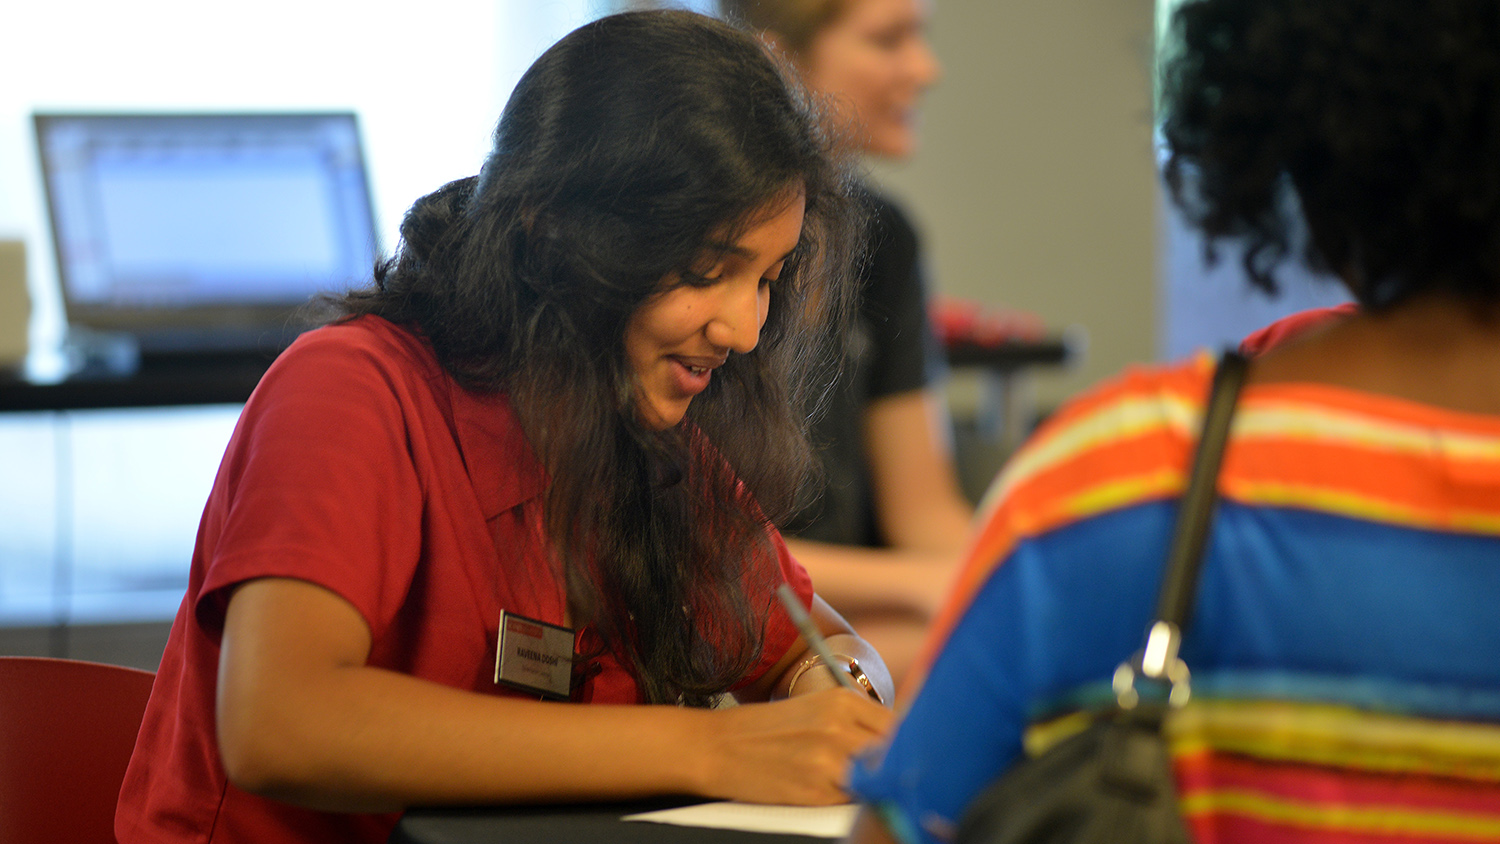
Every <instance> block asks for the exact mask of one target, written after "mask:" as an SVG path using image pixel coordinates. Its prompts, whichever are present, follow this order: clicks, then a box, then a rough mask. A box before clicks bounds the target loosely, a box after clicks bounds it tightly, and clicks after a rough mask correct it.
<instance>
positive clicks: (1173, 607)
mask: <svg viewBox="0 0 1500 844" xmlns="http://www.w3.org/2000/svg"><path fill="white" fill-rule="evenodd" d="M1248 364H1249V361H1248V360H1247V359H1246V358H1245V356H1244V355H1241V354H1239V353H1238V352H1234V351H1226V352H1225V353H1224V355H1223V357H1221V358H1220V359H1219V365H1218V368H1217V369H1215V370H1214V380H1213V387H1212V392H1210V393H1209V397H1208V404H1207V405H1206V406H1205V408H1204V411H1203V433H1202V434H1201V435H1199V437H1198V446H1197V449H1196V451H1195V452H1194V454H1193V466H1192V470H1191V474H1189V475H1188V482H1187V489H1186V490H1184V491H1183V493H1182V503H1181V505H1180V506H1179V508H1178V510H1177V527H1176V531H1175V533H1174V534H1173V536H1172V550H1171V552H1170V553H1169V554H1168V555H1167V573H1166V577H1165V579H1164V580H1163V581H1162V589H1161V596H1160V598H1159V600H1158V603H1157V606H1156V618H1157V620H1158V621H1166V622H1170V623H1172V624H1175V625H1177V627H1178V628H1179V629H1181V628H1185V627H1187V623H1188V620H1189V616H1190V615H1191V613H1192V607H1193V595H1194V594H1195V593H1196V592H1197V588H1198V570H1199V567H1200V565H1201V563H1202V562H1203V549H1204V546H1206V545H1207V544H1208V532H1209V528H1210V527H1211V526H1212V525H1213V517H1214V508H1215V507H1216V506H1217V505H1218V503H1219V496H1218V494H1217V486H1218V480H1219V466H1220V465H1221V464H1222V463H1223V462H1224V447H1225V446H1226V445H1228V443H1229V425H1230V423H1231V422H1232V421H1233V420H1234V408H1235V404H1236V403H1237V401H1238V399H1239V394H1240V387H1241V386H1242V385H1243V384H1244V383H1245V373H1246V371H1247V370H1248V369H1249V366H1248Z"/></svg>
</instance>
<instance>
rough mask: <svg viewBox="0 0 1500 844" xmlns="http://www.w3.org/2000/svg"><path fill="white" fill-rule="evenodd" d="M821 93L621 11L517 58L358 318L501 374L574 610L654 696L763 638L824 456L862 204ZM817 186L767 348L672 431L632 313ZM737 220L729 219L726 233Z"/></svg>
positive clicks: (410, 217) (734, 34) (651, 15)
mask: <svg viewBox="0 0 1500 844" xmlns="http://www.w3.org/2000/svg"><path fill="white" fill-rule="evenodd" d="M820 126H821V123H820V122H819V121H818V119H817V116H816V115H815V114H814V113H813V111H812V110H811V106H810V104H809V101H808V100H807V98H806V97H805V96H804V95H803V94H802V93H801V92H800V89H799V88H797V87H796V86H795V84H794V83H793V82H792V78H791V76H790V75H789V74H788V73H787V72H786V71H785V69H784V68H782V67H781V66H780V65H779V64H777V62H776V60H775V59H774V58H773V57H771V56H770V54H769V53H768V52H767V51H766V50H765V48H764V47H763V46H762V45H761V44H760V43H759V42H758V41H757V40H756V39H755V38H753V37H752V36H750V35H749V34H747V33H745V32H742V31H740V30H737V29H735V28H733V27H731V26H729V25H726V24H724V23H722V22H719V21H716V20H714V19H712V18H708V17H705V16H701V15H696V14H692V13H688V12H677V11H652V12H631V13H625V14H620V15H614V16H610V17H605V18H601V19H600V20H597V21H595V22H593V23H591V24H588V25H586V26H583V27H581V28H580V29H578V30H576V31H574V32H573V33H572V34H570V35H568V36H567V37H565V38H563V39H562V40H561V41H560V42H558V43H557V44H556V45H554V46H553V47H552V48H550V49H549V50H548V51H547V52H546V53H544V54H543V55H542V56H541V58H539V59H538V60H537V61H536V63H535V64H533V65H532V67H531V68H530V69H529V70H528V71H527V72H526V73H525V74H524V76H523V77H522V78H521V80H520V82H519V83H518V85H517V87H516V89H515V91H514V93H513V94H512V95H511V98H510V101H509V102H508V103H507V104H506V107H505V109H504V112H503V113H502V115H501V117H500V121H499V124H498V126H497V128H496V130H495V135H494V144H493V147H492V149H491V152H490V154H489V157H488V159H487V160H486V161H485V164H484V167H483V169H482V170H481V171H480V173H479V175H478V176H476V177H470V178H467V179H462V180H459V181H456V182H453V183H451V184H449V185H447V186H445V187H443V188H442V189H440V190H438V191H436V192H434V193H433V194H431V195H429V196H426V197H424V198H422V199H421V200H419V201H418V202H417V203H416V204H415V205H414V206H413V207H412V209H411V210H410V211H409V212H408V214H407V216H406V218H405V220H404V221H403V224H402V227H401V235H402V242H401V245H400V248H399V250H398V253H397V255H396V256H395V257H394V258H393V259H392V260H390V261H389V262H387V263H385V264H383V265H382V266H381V267H379V268H378V269H377V272H376V282H375V285H374V286H373V287H372V288H369V289H365V290H360V291H355V292H353V293H351V294H349V295H347V296H345V297H344V298H343V299H342V300H341V301H340V302H339V306H340V307H341V309H342V313H343V316H344V318H349V317H350V316H355V315H359V314H377V315H379V316H382V317H385V318H387V319H389V320H391V321H393V322H396V323H399V324H404V325H408V326H411V327H413V328H414V329H415V330H417V331H419V332H420V333H421V334H422V335H424V336H425V337H426V338H427V339H428V340H429V341H430V342H431V343H432V346H433V348H434V349H435V350H436V352H437V355H438V358H439V359H440V360H441V362H442V363H443V365H444V366H445V368H446V369H447V370H448V371H450V372H451V373H453V375H454V376H455V377H456V378H458V379H459V380H460V381H461V382H462V383H464V384H465V385H467V386H469V387H470V388H472V389H477V390H485V391H498V392H504V393H506V394H508V396H509V398H510V401H511V403H512V404H513V406H514V407H515V409H516V412H517V414H518V416H519V418H520V420H521V424H522V426H523V428H524V430H525V432H526V435H527V438H528V440H529V441H530V443H531V445H532V447H533V449H534V450H535V451H536V453H537V455H538V457H539V458H540V459H541V461H542V463H543V465H544V466H545V468H546V470H547V472H548V475H549V477H550V481H551V482H550V485H549V489H548V492H547V499H546V521H547V530H548V535H549V537H550V539H551V542H552V546H553V549H554V552H555V554H556V558H557V561H558V565H559V566H560V567H561V568H562V569H563V571H564V572H565V575H566V579H567V583H568V600H569V605H570V607H571V608H572V611H573V613H574V616H575V618H576V619H577V620H578V622H579V623H589V624H593V625H594V626H595V628H596V629H597V631H598V632H599V633H600V635H601V637H602V638H603V639H604V641H605V642H606V643H607V647H609V648H610V649H612V650H614V651H615V652H616V653H618V654H619V655H620V657H621V658H622V659H623V660H625V664H627V665H633V666H634V671H635V674H636V677H637V679H638V681H639V682H640V684H641V688H642V690H643V693H644V694H645V696H646V697H647V699H648V700H651V701H655V702H676V701H684V702H687V703H692V704H702V703H706V702H707V701H708V700H709V699H710V698H711V697H712V696H713V695H715V694H717V693H719V692H721V691H723V690H725V689H726V688H728V687H730V686H731V685H733V683H734V682H736V681H738V680H739V679H741V678H742V677H743V676H744V675H745V674H746V672H747V671H748V669H749V668H750V666H751V665H752V664H753V663H754V662H755V660H756V659H758V658H759V656H760V650H761V643H762V639H763V624H764V621H765V619H766V618H767V617H768V614H769V601H770V600H771V595H772V592H771V589H772V588H773V587H774V581H775V580H778V579H779V577H780V574H779V570H778V569H777V568H776V565H775V560H774V559H773V558H772V557H771V555H770V553H769V552H770V545H769V541H768V538H767V528H768V525H770V524H771V523H773V521H775V520H778V519H781V518H783V517H784V516H785V515H786V514H787V513H788V512H789V511H790V510H791V508H792V507H793V504H794V497H795V494H796V491H797V489H798V487H799V485H800V483H801V482H802V480H803V479H804V478H805V476H806V473H807V472H809V471H810V470H811V469H812V467H813V465H814V464H813V462H812V457H811V451H810V449H809V446H808V442H807V431H806V426H807V418H806V413H805V412H804V411H805V408H806V407H808V406H809V402H810V401H812V402H813V403H816V398H817V396H819V395H821V394H823V393H824V392H826V391H827V389H828V385H829V382H830V381H831V378H832V376H833V374H834V372H835V369H836V364H837V362H838V356H837V354H836V353H835V352H834V351H833V350H834V349H835V348H837V346H835V345H834V344H835V343H837V342H838V340H837V338H838V337H840V336H841V332H842V330H843V327H844V325H845V323H846V321H847V319H848V313H849V302H850V298H851V296H852V287H853V282H852V280H851V277H850V271H851V268H852V267H853V266H854V264H855V263H856V261H855V254H854V244H855V243H856V242H857V241H856V239H855V235H856V233H857V231H858V226H859V225H860V218H859V216H858V214H857V213H856V212H855V206H854V205H853V204H852V202H853V199H852V193H851V185H852V180H851V178H850V175H849V173H848V172H847V170H846V168H845V166H844V165H842V164H840V163H839V162H838V161H836V160H835V159H834V158H833V153H832V152H831V145H830V143H829V140H828V139H827V137H826V136H825V135H824V134H823V132H822V130H821V129H820ZM799 190H800V191H801V192H802V193H803V195H804V196H805V198H806V214H805V218H804V224H803V229H802V234H801V240H800V242H799V244H798V246H797V248H796V250H795V251H794V253H793V255H792V256H791V258H789V260H788V261H787V263H786V264H785V265H784V268H783V270H782V272H781V274H780V276H779V277H778V279H777V281H776V282H775V283H774V286H773V287H772V295H771V305H770V313H769V315H768V317H767V320H766V324H765V326H764V328H763V329H762V331H761V335H760V343H759V345H758V346H757V347H756V349H755V350H754V351H753V352H752V353H749V354H742V355H741V354H736V355H731V356H730V358H729V360H728V362H727V363H725V364H724V365H723V366H721V367H720V368H719V369H717V370H716V371H715V372H714V375H713V379H712V382H711V386H710V387H709V389H708V390H706V391H705V392H704V393H703V394H701V395H699V396H698V397H697V398H695V399H694V401H693V402H692V404H691V406H690V408H689V411H688V416H687V419H686V420H685V421H684V422H683V423H682V424H680V425H678V426H676V427H675V428H673V429H669V430H666V431H656V430H652V429H651V428H650V427H649V426H647V425H646V424H644V423H643V422H642V421H641V420H640V419H639V418H638V413H637V410H636V398H635V389H636V388H635V385H634V383H633V378H632V373H631V372H630V370H629V365H628V363H627V361H626V359H625V354H624V333H625V329H626V324H627V323H628V321H629V319H630V317H631V315H632V314H633V313H635V312H636V310H637V309H638V308H639V307H640V306H641V305H642V303H644V302H646V301H647V300H648V299H649V298H650V297H652V296H654V295H656V294H658V293H660V292H661V291H662V290H663V283H664V281H665V280H669V279H674V278H675V279H684V280H683V281H681V282H679V283H701V282H696V281H695V280H694V279H693V277H692V276H691V273H690V272H689V270H690V268H691V267H692V266H693V265H694V264H695V263H696V262H700V261H701V260H702V259H703V258H704V255H705V250H706V249H710V248H711V247H708V246H706V244H710V243H724V242H729V243H732V242H733V241H734V240H736V239H737V237H738V235H739V234H740V233H743V232H744V231H745V230H746V229H747V228H748V227H751V226H754V225H756V224H757V223H759V222H760V221H761V220H762V219H763V217H764V215H765V213H766V212H767V211H768V209H780V208H782V207H785V206H784V204H783V203H784V202H785V201H786V200H787V199H788V198H789V197H790V196H792V195H794V194H795V192H796V191H799ZM726 235H727V236H726Z"/></svg>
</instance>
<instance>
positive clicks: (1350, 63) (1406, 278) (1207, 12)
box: [1162, 0, 1500, 309]
mask: <svg viewBox="0 0 1500 844" xmlns="http://www.w3.org/2000/svg"><path fill="white" fill-rule="evenodd" d="M1168 43H1169V44H1173V49H1174V53H1175V55H1174V57H1173V58H1171V59H1170V60H1169V62H1168V63H1167V64H1166V66H1165V72H1164V76H1163V79H1162V82H1163V88H1162V90H1163V106H1164V112H1165V120H1164V123H1163V133H1164V135H1165V139H1166V141H1167V144H1168V146H1169V148H1170V158H1169V160H1168V163H1167V167H1166V177H1167V180H1168V184H1169V185H1170V187H1171V188H1172V190H1173V193H1174V197H1175V199H1176V200H1177V202H1178V203H1179V205H1181V206H1182V208H1183V209H1184V211H1185V212H1186V213H1187V215H1188V218H1189V220H1190V221H1192V222H1193V223H1194V224H1196V225H1197V226H1198V227H1200V228H1201V229H1202V230H1203V231H1204V232H1205V233H1206V234H1207V235H1209V237H1210V238H1220V237H1236V238H1239V237H1243V238H1245V240H1246V243H1247V245H1248V250H1247V252H1246V257H1245V265H1246V268H1247V270H1248V271H1249V274H1250V276H1251V279H1252V280H1253V281H1254V282H1255V283H1256V284H1257V285H1258V286H1260V287H1262V288H1264V289H1267V290H1271V291H1273V292H1274V290H1275V278H1274V270H1275V268H1276V267H1277V266H1278V265H1279V264H1280V263H1281V262H1282V259H1283V258H1285V257H1287V256H1288V255H1299V256H1300V257H1303V258H1304V259H1306V260H1307V262H1308V263H1309V264H1310V265H1311V266H1313V267H1315V268H1319V269H1324V270H1331V271H1334V272H1337V273H1339V274H1340V275H1342V276H1343V277H1344V278H1345V279H1346V280H1348V282H1349V284H1350V287H1351V289H1352V290H1353V292H1354V294H1355V295H1356V296H1357V297H1358V298H1359V300H1360V301H1361V303H1362V304H1363V305H1364V306H1365V307H1367V308H1371V309H1380V308H1383V307H1387V306H1390V305H1392V304H1394V303H1396V302H1399V301H1402V300H1404V299H1405V298H1406V297H1408V296H1410V295H1412V294H1417V293H1426V292H1437V291H1441V292H1444V293H1447V294H1454V295H1458V296H1460V297H1463V298H1466V299H1471V300H1475V301H1478V302H1486V303H1488V302H1494V301H1496V300H1497V299H1500V3H1493V2H1481V1H1480V0H1313V2H1309V0H1201V2H1188V3H1186V4H1184V5H1183V6H1182V7H1181V8H1180V9H1178V11H1177V12H1176V14H1175V17H1174V19H1173V29H1172V38H1171V39H1170V40H1169V42H1168ZM1299 210H1300V213H1301V215H1302V216H1303V218H1305V221H1306V232H1307V236H1306V237H1302V236H1300V235H1299V232H1300V230H1301V227H1300V226H1299V225H1298V224H1297V223H1296V219H1297V217H1296V215H1297V214H1298V213H1299Z"/></svg>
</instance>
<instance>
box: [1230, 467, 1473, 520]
mask: <svg viewBox="0 0 1500 844" xmlns="http://www.w3.org/2000/svg"><path fill="white" fill-rule="evenodd" d="M1224 487H1225V489H1224V492H1225V494H1226V495H1228V496H1230V497H1232V498H1234V499H1235V500H1236V501H1242V502H1245V503H1247V504H1261V505H1266V506H1271V507H1301V508H1305V509H1310V510H1318V511H1322V512H1327V513H1334V514H1339V515H1345V516H1350V517H1354V518H1360V519H1369V520H1374V521H1381V522H1386V523H1389V524H1393V525H1405V526H1407V527H1416V528H1427V529H1434V528H1436V529H1446V530H1461V531H1466V532H1470V533H1478V534H1495V533H1500V510H1492V511H1483V510H1455V509H1447V508H1445V509H1431V508H1423V507H1413V506H1411V505H1409V504H1405V503H1401V502H1395V501H1391V500H1389V499H1386V498H1381V497H1379V496H1378V495H1373V494H1361V493H1356V492H1352V491H1350V490H1339V489H1328V488H1326V487H1323V488H1319V487H1309V486H1301V485H1296V484H1285V483H1278V482H1274V481H1269V482H1256V481H1245V480H1242V479H1230V478H1226V479H1225V484H1224Z"/></svg>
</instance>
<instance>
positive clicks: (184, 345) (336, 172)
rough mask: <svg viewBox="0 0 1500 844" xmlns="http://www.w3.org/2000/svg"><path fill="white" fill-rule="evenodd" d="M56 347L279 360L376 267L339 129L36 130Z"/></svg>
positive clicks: (160, 121) (151, 120)
mask: <svg viewBox="0 0 1500 844" xmlns="http://www.w3.org/2000/svg"><path fill="white" fill-rule="evenodd" d="M34 122H35V126H36V132H37V149H38V153H39V155H40V158H41V167H42V176H43V182H44V184H45V189H46V195H47V203H48V208H49V210H50V215H51V223H52V236H53V242H54V245H55V247H56V253H57V269H58V276H59V281H60V283H61V286H62V292H63V302H64V305H65V307H66V309H67V319H68V323H69V328H70V333H74V332H77V333H83V334H87V333H89V332H96V333H115V334H125V335H129V336H130V337H132V338H133V339H134V341H135V342H136V343H137V344H138V345H139V348H140V351H141V353H142V354H147V355H149V354H151V353H153V352H156V353H186V354H191V353H195V352H234V351H250V350H261V351H265V350H277V349H279V348H280V347H283V346H285V344H286V343H288V342H290V340H291V339H292V338H293V337H295V335H296V333H297V328H298V327H299V326H297V325H296V324H295V320H294V319H293V314H294V312H295V310H296V308H297V307H299V306H300V305H302V304H304V303H306V302H307V301H308V299H309V298H310V297H312V296H313V295H314V294H316V293H318V292H323V291H338V290H343V289H346V288H348V287H351V286H356V285H361V284H363V283H365V282H366V281H367V280H368V279H369V278H370V274H371V267H372V266H373V263H374V261H375V259H376V257H377V254H378V246H377V243H376V234H375V224H374V219H373V213H372V211H371V202H370V190H369V184H368V179H367V174H366V169H365V163H364V156H363V153H362V149H361V141H360V134H359V127H358V123H357V120H356V118H355V115H354V114H352V113H345V112H338V113H284V114H283V113H259V114H37V115H35V116H34Z"/></svg>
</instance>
